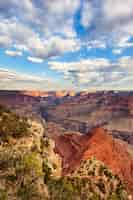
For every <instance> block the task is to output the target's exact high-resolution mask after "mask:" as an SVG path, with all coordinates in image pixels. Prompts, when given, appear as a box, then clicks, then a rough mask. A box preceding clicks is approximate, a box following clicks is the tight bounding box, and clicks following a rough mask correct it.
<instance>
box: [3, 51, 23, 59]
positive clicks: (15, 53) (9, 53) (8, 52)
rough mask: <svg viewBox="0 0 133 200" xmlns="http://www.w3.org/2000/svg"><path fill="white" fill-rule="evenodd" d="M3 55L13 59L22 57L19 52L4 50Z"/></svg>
mask: <svg viewBox="0 0 133 200" xmlns="http://www.w3.org/2000/svg"><path fill="white" fill-rule="evenodd" d="M5 54H6V55H8V56H11V57H15V56H22V55H23V54H22V52H21V51H13V50H6V51H5Z"/></svg>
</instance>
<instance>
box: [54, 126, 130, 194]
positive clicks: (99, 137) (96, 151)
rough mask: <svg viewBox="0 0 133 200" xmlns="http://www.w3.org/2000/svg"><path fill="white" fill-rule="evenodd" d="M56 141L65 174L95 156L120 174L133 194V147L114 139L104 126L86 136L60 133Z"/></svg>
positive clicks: (56, 148)
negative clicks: (82, 161)
mask: <svg viewBox="0 0 133 200" xmlns="http://www.w3.org/2000/svg"><path fill="white" fill-rule="evenodd" d="M55 142H56V147H55V150H56V152H57V153H59V154H60V156H61V157H62V159H63V174H68V173H70V172H71V171H73V170H74V169H75V168H76V167H77V166H79V165H80V162H81V160H87V159H89V158H91V157H92V156H94V157H95V158H96V159H98V160H100V161H102V162H104V163H105V164H106V165H107V166H108V167H109V168H110V169H111V170H112V171H113V173H115V174H118V175H119V176H120V178H121V179H122V180H123V181H124V182H125V183H126V184H127V188H128V189H129V191H130V192H131V193H132V194H133V149H132V148H128V145H127V144H126V143H124V142H121V141H118V140H116V139H114V138H113V137H112V136H110V135H108V134H107V133H106V132H105V131H104V129H102V128H96V129H94V130H93V131H92V132H91V133H89V134H87V135H85V136H83V135H76V134H65V135H60V136H58V137H57V138H56V140H55Z"/></svg>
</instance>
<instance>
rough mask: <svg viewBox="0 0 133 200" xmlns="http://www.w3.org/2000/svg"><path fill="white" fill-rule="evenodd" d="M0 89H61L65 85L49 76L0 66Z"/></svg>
mask: <svg viewBox="0 0 133 200" xmlns="http://www.w3.org/2000/svg"><path fill="white" fill-rule="evenodd" d="M0 80H1V81H0V89H1V90H3V89H5V90H43V91H44V90H55V89H57V88H58V89H59V90H62V89H63V88H65V87H68V88H69V87H70V85H68V86H66V85H65V84H60V83H59V82H58V81H57V80H53V79H51V78H50V77H47V78H46V77H40V76H33V75H30V74H23V73H20V72H16V71H12V70H8V69H5V68H0Z"/></svg>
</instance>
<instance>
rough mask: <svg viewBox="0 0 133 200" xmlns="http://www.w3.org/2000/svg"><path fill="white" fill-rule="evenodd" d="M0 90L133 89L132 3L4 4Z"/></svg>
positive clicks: (0, 6)
mask: <svg viewBox="0 0 133 200" xmlns="http://www.w3.org/2000/svg"><path fill="white" fill-rule="evenodd" d="M0 89H32V90H35V89H38V90H63V89H70V90H71V89H74V90H83V89H88V90H90V89H128V90H129V89H130V90H131V89H133V0H22V1H20V0H0Z"/></svg>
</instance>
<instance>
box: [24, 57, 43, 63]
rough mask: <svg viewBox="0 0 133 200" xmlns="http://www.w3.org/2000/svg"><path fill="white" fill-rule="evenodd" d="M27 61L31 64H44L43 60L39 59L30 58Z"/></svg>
mask: <svg viewBox="0 0 133 200" xmlns="http://www.w3.org/2000/svg"><path fill="white" fill-rule="evenodd" d="M27 60H29V61H30V62H33V63H43V59H41V58H37V57H31V56H28V57H27Z"/></svg>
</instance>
